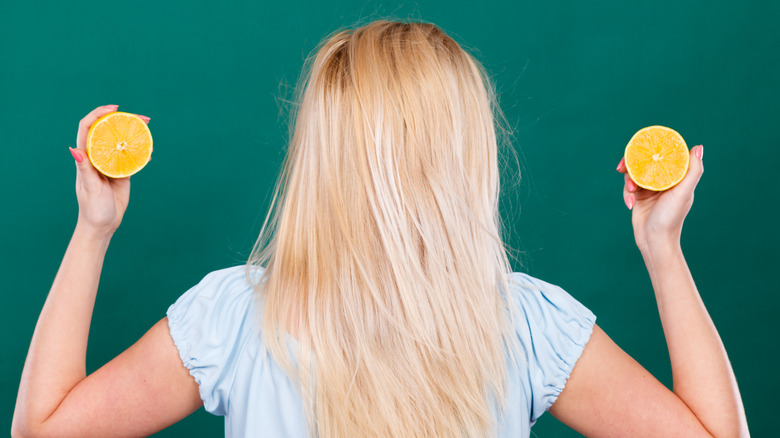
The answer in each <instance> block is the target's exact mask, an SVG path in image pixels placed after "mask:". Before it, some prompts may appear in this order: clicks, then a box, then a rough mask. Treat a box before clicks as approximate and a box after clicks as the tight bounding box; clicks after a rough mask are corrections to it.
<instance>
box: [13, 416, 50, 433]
mask: <svg viewBox="0 0 780 438" xmlns="http://www.w3.org/2000/svg"><path fill="white" fill-rule="evenodd" d="M44 435H45V434H44V433H42V432H41V430H40V427H35V425H33V424H31V423H30V422H29V421H24V420H22V419H20V418H19V417H17V416H16V415H14V419H13V421H12V422H11V438H35V437H39V436H44Z"/></svg>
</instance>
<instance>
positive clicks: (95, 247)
mask: <svg viewBox="0 0 780 438" xmlns="http://www.w3.org/2000/svg"><path fill="white" fill-rule="evenodd" d="M113 111H116V106H104V107H99V108H97V109H95V110H94V111H92V112H91V113H90V114H89V115H87V116H86V117H85V118H84V119H82V121H81V123H80V124H79V131H78V136H77V149H75V150H73V152H72V154H73V156H74V159H76V167H77V177H76V193H77V197H78V200H79V219H78V222H77V225H76V227H75V230H74V232H73V236H72V238H71V240H70V243H69V245H68V248H67V250H66V251H65V255H64V257H63V260H62V264H61V265H60V269H59V271H58V272H57V275H56V277H55V279H54V282H53V284H52V288H51V290H50V292H49V295H48V297H47V299H46V302H45V304H44V306H43V310H42V311H41V314H40V317H39V318H38V323H37V325H36V327H35V332H34V334H33V338H32V341H31V344H30V349H29V352H28V355H27V360H26V361H25V365H24V370H23V371H22V378H21V382H20V385H19V393H18V397H17V401H16V408H15V409H14V417H13V423H12V430H11V435H12V436H14V437H28V436H32V437H35V436H58V437H66V436H79V437H87V436H145V435H149V434H151V433H153V432H155V431H157V430H160V429H162V428H164V427H166V426H168V425H170V424H172V423H174V422H176V421H178V420H179V419H181V418H183V417H185V416H186V415H188V414H189V413H191V412H193V411H194V410H195V409H197V408H198V407H199V406H201V403H202V402H201V400H200V397H199V394H198V386H197V383H195V381H194V379H193V378H192V377H191V376H190V375H189V372H188V371H187V369H186V368H185V367H184V366H183V364H182V362H181V360H180V358H179V356H178V351H177V349H176V347H175V345H174V344H173V340H172V339H171V337H170V333H169V331H168V326H167V320H166V319H165V318H163V320H161V321H160V322H159V323H157V324H156V325H155V326H154V327H152V328H151V329H150V330H149V332H147V333H146V335H144V336H143V337H142V338H141V339H140V340H139V341H138V342H137V343H136V344H135V345H133V346H132V347H130V348H129V349H128V350H127V351H125V352H123V353H122V354H121V355H119V356H117V357H116V358H115V359H113V360H112V361H111V362H109V363H108V364H106V365H105V366H103V367H102V368H101V369H99V370H98V371H96V372H95V373H93V374H91V375H90V376H88V377H87V375H86V351H87V339H88V335H89V326H90V320H91V318H92V310H93V307H94V304H95V296H96V294H97V288H98V283H99V280H100V272H101V270H102V267H103V260H104V257H105V254H106V250H107V249H108V245H109V242H110V240H111V236H112V235H113V233H114V231H115V230H116V228H117V227H118V226H119V224H120V222H121V220H122V216H123V214H124V211H125V209H126V207H127V202H128V199H129V191H130V180H129V178H123V179H111V178H106V177H105V176H103V175H100V174H99V173H98V172H97V171H96V170H95V169H94V168H93V167H92V165H91V164H90V162H89V160H88V159H87V158H86V152H85V150H86V141H85V138H86V133H87V129H88V128H89V126H91V124H92V123H93V122H94V121H95V120H97V118H98V117H100V116H102V115H104V114H108V113H110V112H113ZM144 119H145V121H147V122H148V118H144Z"/></svg>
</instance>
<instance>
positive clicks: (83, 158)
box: [69, 148, 103, 191]
mask: <svg viewBox="0 0 780 438" xmlns="http://www.w3.org/2000/svg"><path fill="white" fill-rule="evenodd" d="M69 149H70V153H71V154H72V155H73V159H74V160H76V171H77V172H78V174H79V176H81V178H82V181H83V183H84V188H85V189H86V190H87V191H90V190H91V189H92V188H93V187H96V185H98V184H100V183H101V181H102V179H103V178H102V177H101V175H100V173H99V172H98V171H97V169H95V167H94V166H92V163H91V162H90V161H89V157H88V156H87V153H86V152H85V151H82V150H80V149H74V148H69Z"/></svg>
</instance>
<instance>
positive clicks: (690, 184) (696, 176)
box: [673, 145, 704, 193]
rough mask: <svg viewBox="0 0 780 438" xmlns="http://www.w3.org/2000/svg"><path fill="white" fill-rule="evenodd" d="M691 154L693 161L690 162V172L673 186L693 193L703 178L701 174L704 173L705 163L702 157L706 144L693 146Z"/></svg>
mask: <svg viewBox="0 0 780 438" xmlns="http://www.w3.org/2000/svg"><path fill="white" fill-rule="evenodd" d="M688 153H689V154H690V158H691V161H690V163H689V164H688V172H687V173H686V174H685V177H683V179H682V181H680V183H679V184H677V185H676V186H674V187H673V189H677V187H679V189H678V190H682V191H686V192H690V193H693V191H694V190H695V189H696V185H697V184H698V183H699V180H700V179H701V175H702V174H703V173H704V163H703V161H702V159H701V158H700V157H703V155H704V146H702V145H698V146H694V147H692V148H691V150H690V151H689V152H688Z"/></svg>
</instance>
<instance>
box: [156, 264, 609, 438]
mask: <svg viewBox="0 0 780 438" xmlns="http://www.w3.org/2000/svg"><path fill="white" fill-rule="evenodd" d="M245 270H246V266H244V265H242V266H235V267H232V268H227V269H222V270H219V271H214V272H212V273H210V274H208V275H206V277H204V278H203V280H202V281H201V282H200V283H198V284H197V285H196V286H194V287H193V288H191V289H190V290H188V291H187V292H186V293H184V294H183V295H182V296H181V297H180V298H179V299H178V300H177V301H176V302H175V303H174V304H173V305H172V306H171V307H170V308H169V309H168V313H167V314H168V326H169V328H170V332H171V336H172V337H173V341H174V343H175V344H176V347H177V348H178V350H179V355H180V356H181V359H182V362H183V363H184V365H185V366H186V367H187V368H188V369H189V371H190V374H191V375H192V376H193V377H194V378H195V381H196V382H197V383H198V385H199V390H200V397H201V398H202V399H203V405H204V408H205V409H206V411H208V412H210V413H212V414H214V415H221V416H225V436H226V437H244V436H246V437H254V436H263V437H305V436H306V425H305V422H304V418H303V404H302V401H301V398H300V396H299V395H298V393H297V392H296V390H295V388H294V387H293V385H292V383H291V382H290V380H289V378H288V377H287V375H286V374H285V373H284V371H283V370H282V368H281V367H280V366H279V364H278V363H276V362H275V361H274V360H273V359H272V358H271V357H270V353H268V352H267V350H266V348H265V345H264V343H263V340H262V336H261V335H259V332H258V330H257V327H258V312H257V309H258V308H257V305H256V299H257V298H256V293H255V292H254V291H253V289H252V287H251V286H250V285H249V283H247V281H246V277H245V272H246V271H245ZM259 273H260V272H259V271H258V274H259ZM510 296H511V298H512V302H513V303H514V304H515V306H516V308H517V309H518V313H517V314H516V324H515V332H516V334H517V337H518V339H519V341H520V345H521V351H520V354H519V355H518V357H517V358H516V359H517V360H516V363H510V362H511V361H510V360H509V359H507V365H508V370H509V381H508V385H509V386H508V392H507V395H508V399H507V405H506V408H505V411H504V414H503V415H502V416H501V418H500V421H499V425H500V430H499V433H498V436H500V437H528V436H529V434H530V428H531V426H532V425H533V424H534V423H535V422H536V420H537V419H538V418H539V416H541V415H542V414H543V413H544V412H545V411H547V410H548V409H549V408H550V406H552V404H553V403H554V402H555V399H556V398H557V397H558V394H560V392H561V390H562V389H563V386H564V385H565V384H566V380H567V379H568V378H569V374H570V373H571V370H572V368H573V367H574V363H575V362H576V361H577V359H578V358H579V357H580V354H581V353H582V349H583V348H584V346H585V344H586V343H587V342H588V339H589V338H590V335H591V332H592V330H593V324H594V322H595V320H596V317H595V316H594V315H593V313H592V312H591V311H590V310H588V309H587V308H586V307H584V306H583V305H582V304H580V303H579V302H577V301H576V300H575V299H574V298H572V297H571V296H570V295H569V294H568V293H566V292H565V291H564V290H563V289H561V288H560V287H558V286H555V285H552V284H549V283H546V282H544V281H542V280H539V279H537V278H534V277H531V276H530V275H527V274H523V273H513V274H511V276H510ZM290 343H294V344H297V341H296V340H295V339H294V338H292V337H289V338H288V345H291V344H290ZM507 357H509V356H507ZM494 412H495V410H494Z"/></svg>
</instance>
